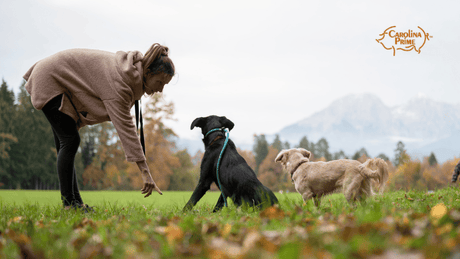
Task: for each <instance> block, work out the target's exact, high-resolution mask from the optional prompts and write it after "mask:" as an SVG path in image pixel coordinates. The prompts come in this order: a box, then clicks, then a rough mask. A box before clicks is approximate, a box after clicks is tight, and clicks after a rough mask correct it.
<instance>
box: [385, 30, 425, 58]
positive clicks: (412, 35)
mask: <svg viewBox="0 0 460 259" xmlns="http://www.w3.org/2000/svg"><path fill="white" fill-rule="evenodd" d="M417 28H418V29H415V30H410V29H409V30H404V31H403V30H401V31H400V30H398V29H396V26H391V27H389V28H388V29H386V30H385V31H383V33H382V34H380V35H379V36H381V38H380V39H376V41H377V42H378V43H380V44H382V46H383V47H384V48H385V49H386V50H393V56H395V55H396V50H402V51H412V50H414V51H415V52H417V53H418V54H420V51H422V47H423V46H425V43H426V42H427V41H428V40H430V39H431V38H433V36H431V35H430V34H429V33H427V32H425V30H423V29H422V28H420V26H418V27H417Z"/></svg>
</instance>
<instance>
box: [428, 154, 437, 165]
mask: <svg viewBox="0 0 460 259" xmlns="http://www.w3.org/2000/svg"><path fill="white" fill-rule="evenodd" d="M428 163H429V164H430V166H435V165H437V164H438V160H437V159H436V156H435V155H434V153H433V152H431V154H430V157H429V158H428Z"/></svg>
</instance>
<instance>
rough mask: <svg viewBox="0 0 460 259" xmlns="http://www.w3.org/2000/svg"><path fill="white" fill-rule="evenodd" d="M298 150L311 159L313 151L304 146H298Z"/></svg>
mask: <svg viewBox="0 0 460 259" xmlns="http://www.w3.org/2000/svg"><path fill="white" fill-rule="evenodd" d="M297 150H298V151H299V152H300V154H302V155H303V156H304V157H306V158H308V159H310V157H311V152H310V151H308V150H306V149H304V148H297Z"/></svg>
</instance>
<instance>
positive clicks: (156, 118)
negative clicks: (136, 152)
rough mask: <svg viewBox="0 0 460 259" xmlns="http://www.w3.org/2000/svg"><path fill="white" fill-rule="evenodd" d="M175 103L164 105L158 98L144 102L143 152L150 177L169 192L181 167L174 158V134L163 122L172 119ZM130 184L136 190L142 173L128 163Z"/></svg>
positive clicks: (140, 185)
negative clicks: (176, 170)
mask: <svg viewBox="0 0 460 259" xmlns="http://www.w3.org/2000/svg"><path fill="white" fill-rule="evenodd" d="M173 114H174V104H173V103H172V102H167V101H166V100H165V99H164V98H163V97H162V96H161V95H154V96H151V97H149V98H148V99H147V102H146V107H145V113H144V114H143V116H144V120H145V123H144V132H145V153H146V159H147V164H148V165H149V169H150V173H151V174H152V178H153V180H154V181H155V183H156V184H157V185H158V187H159V188H160V189H162V190H168V187H169V184H170V181H171V176H172V175H173V174H174V170H175V169H177V168H179V167H180V161H179V158H178V157H177V156H175V155H174V152H173V150H174V149H175V143H174V141H173V137H175V136H176V134H175V133H174V131H173V130H172V129H171V128H169V127H167V126H166V125H165V124H164V122H165V121H166V120H172V119H173ZM127 172H128V175H129V178H130V179H131V184H132V186H134V187H135V188H140V187H142V186H143V184H144V182H143V180H142V177H141V174H140V172H139V169H138V167H137V165H136V163H129V165H128V169H127Z"/></svg>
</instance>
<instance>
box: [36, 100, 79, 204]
mask: <svg viewBox="0 0 460 259" xmlns="http://www.w3.org/2000/svg"><path fill="white" fill-rule="evenodd" d="M61 99H62V94H61V95H58V96H56V97H55V98H53V99H52V100H51V101H49V102H48V103H47V104H46V105H45V107H43V109H42V111H43V113H44V114H45V116H46V118H47V119H48V121H49V122H50V124H51V128H52V129H53V134H54V144H55V145H56V151H57V172H58V175H59V186H60V189H61V200H62V203H63V204H64V206H70V205H73V204H83V201H82V199H81V196H80V192H79V191H78V183H77V174H76V173H75V166H74V162H75V155H76V154H77V150H78V147H79V145H80V134H78V130H77V124H76V123H75V121H74V120H73V119H72V118H71V117H70V116H68V115H67V114H64V113H62V112H60V111H59V107H60V106H61Z"/></svg>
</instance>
